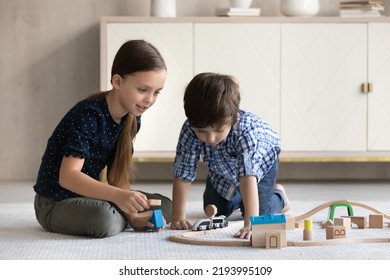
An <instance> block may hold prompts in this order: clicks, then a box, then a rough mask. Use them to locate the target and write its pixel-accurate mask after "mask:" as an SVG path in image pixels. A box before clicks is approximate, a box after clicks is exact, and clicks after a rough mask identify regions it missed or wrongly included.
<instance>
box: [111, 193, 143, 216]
mask: <svg viewBox="0 0 390 280" xmlns="http://www.w3.org/2000/svg"><path fill="white" fill-rule="evenodd" d="M113 202H114V203H115V204H116V205H117V206H118V207H119V208H120V209H121V210H122V211H123V212H125V213H127V214H132V213H137V212H140V211H144V210H146V209H149V204H148V199H147V197H146V195H144V194H142V193H140V192H137V191H130V190H123V189H118V192H117V194H116V196H115V199H114V201H113Z"/></svg>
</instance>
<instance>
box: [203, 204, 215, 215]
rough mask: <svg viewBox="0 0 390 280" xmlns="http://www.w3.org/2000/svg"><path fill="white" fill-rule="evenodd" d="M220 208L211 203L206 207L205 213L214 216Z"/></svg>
mask: <svg viewBox="0 0 390 280" xmlns="http://www.w3.org/2000/svg"><path fill="white" fill-rule="evenodd" d="M217 212H218V209H217V207H216V206H215V205H213V204H209V205H207V206H206V207H205V208H204V213H205V214H206V216H207V217H210V218H211V217H214V216H215V215H217Z"/></svg>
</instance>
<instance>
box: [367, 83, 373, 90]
mask: <svg viewBox="0 0 390 280" xmlns="http://www.w3.org/2000/svg"><path fill="white" fill-rule="evenodd" d="M367 89H368V92H373V91H374V88H373V84H372V83H368V87H367Z"/></svg>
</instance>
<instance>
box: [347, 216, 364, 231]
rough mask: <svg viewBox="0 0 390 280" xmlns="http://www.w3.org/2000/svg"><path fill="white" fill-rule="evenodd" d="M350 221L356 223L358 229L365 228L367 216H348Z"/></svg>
mask: <svg viewBox="0 0 390 280" xmlns="http://www.w3.org/2000/svg"><path fill="white" fill-rule="evenodd" d="M350 218H351V223H352V224H355V225H357V227H358V229H365V228H366V225H367V218H366V217H364V216H354V217H350Z"/></svg>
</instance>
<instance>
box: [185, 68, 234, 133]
mask: <svg viewBox="0 0 390 280" xmlns="http://www.w3.org/2000/svg"><path fill="white" fill-rule="evenodd" d="M240 99H241V98H240V90H239V86H238V83H237V82H236V81H235V79H234V78H233V77H232V76H229V75H222V74H217V73H200V74H197V75H196V76H195V77H194V78H193V79H192V80H191V82H190V83H189V84H188V85H187V88H186V90H185V93H184V111H185V114H186V116H187V119H188V121H189V123H190V125H191V126H192V127H197V128H203V127H207V126H222V125H224V124H227V123H230V124H231V125H232V126H233V125H234V124H236V122H237V118H238V113H239V110H240Z"/></svg>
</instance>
